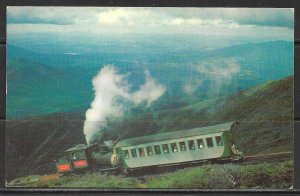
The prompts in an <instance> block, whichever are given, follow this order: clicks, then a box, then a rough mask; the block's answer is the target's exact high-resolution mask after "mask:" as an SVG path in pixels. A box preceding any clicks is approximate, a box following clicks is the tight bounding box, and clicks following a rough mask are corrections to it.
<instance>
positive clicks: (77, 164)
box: [55, 144, 92, 173]
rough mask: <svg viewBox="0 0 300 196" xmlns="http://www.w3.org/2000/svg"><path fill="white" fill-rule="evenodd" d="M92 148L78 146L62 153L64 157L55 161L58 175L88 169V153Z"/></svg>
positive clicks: (82, 145)
mask: <svg viewBox="0 0 300 196" xmlns="http://www.w3.org/2000/svg"><path fill="white" fill-rule="evenodd" d="M91 147H92V146H86V145H84V144H79V145H77V146H75V147H73V148H70V149H68V150H66V151H65V152H64V156H63V157H61V158H59V159H58V161H55V166H56V169H57V172H58V173H68V172H72V171H78V170H82V169H85V168H89V167H90V161H89V154H90V153H89V152H90V148H91Z"/></svg>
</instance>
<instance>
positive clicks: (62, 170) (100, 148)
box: [55, 122, 243, 175]
mask: <svg viewBox="0 0 300 196" xmlns="http://www.w3.org/2000/svg"><path fill="white" fill-rule="evenodd" d="M238 124H239V123H238V122H230V123H223V124H218V125H213V126H206V127H199V128H193V129H187V130H181V131H174V132H167V133H160V134H154V135H147V136H142V137H135V138H128V139H124V140H120V141H117V142H113V141H105V142H104V143H103V144H101V145H98V144H92V145H84V144H79V145H77V146H75V147H73V148H70V149H68V150H66V151H65V152H64V156H63V157H61V158H59V159H58V160H57V161H55V165H56V169H57V172H58V173H59V174H61V175H63V174H67V173H72V172H81V171H83V170H93V169H99V168H104V167H107V166H109V165H110V168H113V169H118V171H119V172H122V173H128V172H130V171H133V170H137V169H143V168H151V167H157V166H168V165H174V164H176V165H177V164H179V165H180V164H186V163H194V162H203V161H213V160H240V159H243V153H242V152H240V151H239V150H237V149H236V147H235V145H234V135H233V131H232V130H233V129H234V127H236V126H237V125H238Z"/></svg>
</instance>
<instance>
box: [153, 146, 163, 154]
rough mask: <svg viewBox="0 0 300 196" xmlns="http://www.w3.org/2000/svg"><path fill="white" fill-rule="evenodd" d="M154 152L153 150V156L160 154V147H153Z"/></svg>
mask: <svg viewBox="0 0 300 196" xmlns="http://www.w3.org/2000/svg"><path fill="white" fill-rule="evenodd" d="M154 150H155V154H161V151H160V146H159V145H155V146H154Z"/></svg>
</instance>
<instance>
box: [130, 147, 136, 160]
mask: <svg viewBox="0 0 300 196" xmlns="http://www.w3.org/2000/svg"><path fill="white" fill-rule="evenodd" d="M130 151H131V156H132V158H136V157H137V154H136V149H135V148H134V149H131V150H130Z"/></svg>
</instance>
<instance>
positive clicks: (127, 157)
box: [123, 150, 129, 159]
mask: <svg viewBox="0 0 300 196" xmlns="http://www.w3.org/2000/svg"><path fill="white" fill-rule="evenodd" d="M123 152H124V156H125V159H129V152H128V150H124V151H123Z"/></svg>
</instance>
